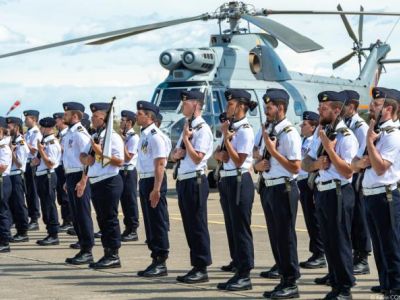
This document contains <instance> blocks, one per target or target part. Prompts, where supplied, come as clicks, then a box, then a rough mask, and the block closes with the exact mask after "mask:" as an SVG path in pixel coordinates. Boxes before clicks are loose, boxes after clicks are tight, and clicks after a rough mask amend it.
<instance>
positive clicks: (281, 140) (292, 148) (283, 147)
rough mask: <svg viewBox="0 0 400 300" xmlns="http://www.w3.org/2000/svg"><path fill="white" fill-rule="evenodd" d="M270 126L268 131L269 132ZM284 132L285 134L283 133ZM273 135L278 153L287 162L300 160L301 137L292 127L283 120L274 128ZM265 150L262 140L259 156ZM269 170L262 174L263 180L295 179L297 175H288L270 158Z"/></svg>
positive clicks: (288, 173)
mask: <svg viewBox="0 0 400 300" xmlns="http://www.w3.org/2000/svg"><path fill="white" fill-rule="evenodd" d="M271 126H272V125H270V126H269V127H270V129H269V130H271ZM285 130H286V132H285ZM274 131H275V135H276V139H277V143H278V152H279V153H280V154H282V155H283V156H285V157H286V158H287V159H288V160H299V161H300V160H301V137H300V134H299V133H298V132H297V130H296V129H295V128H294V127H293V125H292V124H291V123H290V122H289V121H288V120H287V119H286V118H285V119H283V120H282V121H281V122H279V123H278V124H277V125H276V126H275V128H274ZM264 148H265V143H264V139H263V141H262V146H261V148H260V150H259V152H260V155H263V152H264ZM270 165H271V168H270V170H269V171H268V172H263V174H262V175H263V177H264V178H265V179H271V178H279V177H289V178H296V177H297V174H293V173H290V172H289V171H288V170H286V169H285V168H284V167H283V166H282V165H281V164H280V163H279V162H278V161H277V160H276V158H274V157H272V156H271V159H270Z"/></svg>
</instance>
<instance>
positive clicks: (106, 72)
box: [0, 0, 400, 116]
mask: <svg viewBox="0 0 400 300" xmlns="http://www.w3.org/2000/svg"><path fill="white" fill-rule="evenodd" d="M342 2H343V3H342V7H343V8H344V10H359V6H360V5H363V6H364V9H365V10H366V11H392V12H400V2H399V1H394V0H388V1H371V0H370V1H354V0H346V1H342ZM222 3H223V2H222V1H221V2H219V1H215V0H202V1H194V0H186V1H183V0H181V1H179V0H168V1H162V0H151V1H133V0H84V1H82V0H80V1H78V0H68V1H61V0H35V1H32V0H0V53H2V54H3V53H7V52H12V51H17V50H22V49H24V48H29V47H34V46H39V45H42V44H47V43H52V42H58V41H62V40H65V39H70V38H76V37H80V36H85V35H90V34H96V33H101V32H106V31H111V30H117V29H122V28H127V27H133V26H138V25H143V24H147V23H154V22H160V21H166V20H171V19H177V18H183V17H190V16H196V15H199V14H202V13H206V12H210V13H211V12H214V11H215V9H216V8H217V7H218V6H219V5H221V4H222ZM246 3H249V4H253V5H255V6H256V7H257V8H268V9H272V10H273V9H276V10H279V9H296V10H336V5H337V4H338V3H337V1H331V0H324V1H307V0H296V1H293V0H290V1H289V0H280V1H273V0H271V1H265V0H262V1H261V0H253V1H251V0H249V2H246ZM271 19H273V20H275V21H278V22H281V23H283V24H285V25H286V26H289V27H291V28H293V29H294V30H296V31H298V32H300V33H302V34H303V35H306V36H308V37H310V38H312V39H313V40H314V41H316V42H317V43H319V44H321V45H322V46H324V49H323V50H320V51H317V52H311V53H305V54H297V53H295V52H294V51H292V50H291V49H289V48H288V47H286V46H285V45H283V44H282V43H280V44H279V46H278V48H277V49H276V50H277V53H278V54H279V55H280V57H281V58H282V60H283V61H284V62H285V64H286V67H287V68H288V69H289V70H295V71H301V72H303V73H311V74H316V75H326V76H339V77H342V78H350V79H354V78H356V77H357V75H358V64H357V59H355V58H353V59H352V60H351V61H350V62H349V63H347V64H345V65H344V66H342V67H340V68H338V69H336V70H335V71H333V70H332V68H331V64H332V62H334V61H335V60H337V59H339V58H341V57H342V56H344V55H346V54H348V53H349V52H350V51H351V47H352V46H353V42H352V40H351V39H350V37H349V36H348V34H347V32H346V30H345V27H344V25H343V23H342V21H341V19H340V17H339V16H320V15H314V16H310V15H308V16H300V15H295V16H293V15H291V16H281V15H280V16H271ZM349 20H350V23H351V24H352V26H353V29H354V31H355V32H357V27H358V17H357V16H353V17H351V16H349ZM398 20H399V19H398V18H397V17H370V16H366V17H365V19H364V45H369V44H370V43H373V42H375V41H376V40H377V39H381V40H382V41H385V40H386V39H387V37H388V35H389V32H390V31H391V30H392V28H393V26H394V25H395V23H396V22H397V21H398ZM217 31H218V26H217V23H216V21H215V20H211V21H208V22H203V21H197V22H192V23H188V24H182V25H178V26H174V27H170V28H166V29H162V30H157V31H152V32H149V33H145V34H141V35H137V36H134V37H130V38H127V39H123V40H120V41H117V42H113V43H109V44H107V45H101V46H89V45H84V44H75V45H69V46H63V47H60V48H54V49H49V50H45V51H40V52H35V53H30V54H25V55H21V56H15V57H10V58H4V59H0V115H4V114H5V113H6V112H7V110H8V108H9V107H10V106H11V105H12V104H13V102H14V101H15V100H20V101H21V106H20V107H19V108H18V109H16V110H15V111H14V112H13V113H12V115H21V114H22V111H23V110H25V109H38V110H39V111H41V113H42V116H48V115H51V114H52V113H53V112H56V111H61V110H62V106H61V104H62V103H63V102H65V101H79V102H82V103H84V104H85V105H86V107H88V106H89V104H90V103H92V102H103V101H107V102H108V101H110V99H111V97H112V96H116V97H117V102H116V103H117V104H116V108H117V110H121V109H131V110H135V103H136V101H137V100H150V99H151V96H152V93H153V91H154V88H155V87H156V86H157V85H158V84H159V83H160V82H162V81H163V80H164V79H165V77H166V76H167V71H166V70H165V69H163V68H162V67H161V66H160V65H159V62H158V58H159V55H160V53H161V52H162V51H163V50H165V49H169V48H179V47H190V48H195V47H204V46H208V40H209V35H210V34H212V33H217ZM253 31H257V30H253ZM388 43H389V44H390V45H391V48H392V51H391V52H390V53H389V55H388V58H400V24H399V25H398V26H397V27H395V29H394V30H393V32H392V34H391V36H390V38H389V40H388ZM386 70H387V74H383V75H382V77H381V81H380V85H382V86H388V87H393V88H400V86H399V85H400V82H399V81H400V79H399V78H400V66H399V65H388V66H386Z"/></svg>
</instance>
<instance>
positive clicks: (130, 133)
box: [127, 132, 136, 136]
mask: <svg viewBox="0 0 400 300" xmlns="http://www.w3.org/2000/svg"><path fill="white" fill-rule="evenodd" d="M135 134H136V132H128V134H127V135H128V136H134V135H135Z"/></svg>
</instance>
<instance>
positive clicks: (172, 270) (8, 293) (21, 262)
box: [0, 171, 383, 300]
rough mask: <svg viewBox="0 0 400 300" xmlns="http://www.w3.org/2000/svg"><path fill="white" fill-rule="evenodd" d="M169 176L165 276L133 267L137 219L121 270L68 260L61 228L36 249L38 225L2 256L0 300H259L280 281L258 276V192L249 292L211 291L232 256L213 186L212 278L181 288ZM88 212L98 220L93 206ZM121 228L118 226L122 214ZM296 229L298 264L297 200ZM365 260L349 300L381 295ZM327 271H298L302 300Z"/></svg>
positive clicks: (303, 236) (304, 247)
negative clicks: (54, 239) (143, 274)
mask: <svg viewBox="0 0 400 300" xmlns="http://www.w3.org/2000/svg"><path fill="white" fill-rule="evenodd" d="M168 178H169V181H168V188H169V189H168V207H169V214H170V223H171V230H170V234H169V238H170V245H171V248H170V256H169V259H168V261H167V266H168V273H169V274H168V276H167V277H162V278H157V279H145V278H140V277H137V276H136V272H137V271H139V270H142V269H144V268H146V267H147V265H149V264H150V262H151V259H150V252H149V250H148V249H147V246H146V244H145V243H144V241H145V234H144V226H143V222H142V219H140V222H141V226H140V227H139V228H138V234H139V241H137V242H128V243H123V245H122V247H121V249H120V257H121V263H122V267H121V268H119V269H109V270H104V271H95V270H90V269H88V268H87V266H71V265H66V264H65V263H64V261H65V258H66V257H71V256H74V255H75V253H76V252H77V251H76V250H73V249H70V248H69V244H70V243H73V242H75V241H76V237H73V236H69V235H67V234H66V233H60V235H59V237H60V245H58V246H50V247H41V246H37V245H36V240H37V239H41V238H44V237H45V236H46V232H45V226H44V225H43V224H42V223H41V224H40V231H34V232H29V237H30V241H29V242H28V243H22V244H11V246H12V250H11V252H10V253H2V254H0V299H2V300H5V299H28V298H29V299H89V298H90V299H215V298H218V299H242V298H243V299H263V297H262V294H263V292H264V291H266V290H272V289H273V288H274V286H275V285H277V284H278V283H279V281H278V280H272V279H264V278H261V277H259V273H260V272H261V271H264V270H266V269H268V268H270V267H271V266H272V265H273V264H274V260H273V256H272V252H271V247H270V243H269V240H268V233H267V227H266V222H265V218H264V214H263V210H262V207H261V203H260V197H259V195H258V194H257V193H256V197H255V199H254V205H253V216H252V230H253V240H254V248H255V266H256V267H255V269H254V270H252V273H251V277H252V283H253V289H252V290H250V291H243V292H227V291H219V290H217V288H216V285H217V283H219V282H225V281H226V280H228V279H229V278H230V277H231V276H232V274H230V273H226V272H222V271H220V267H221V266H222V265H224V264H227V263H229V261H230V259H229V254H228V253H229V251H228V243H227V238H226V232H225V226H224V221H223V215H222V210H221V207H220V204H219V195H218V191H217V190H211V192H210V196H209V201H208V224H209V231H210V235H211V247H212V256H213V264H212V265H211V266H210V267H209V277H210V281H209V282H207V283H201V284H194V285H186V284H181V283H177V282H176V280H175V278H176V276H177V275H183V274H185V273H186V272H187V271H188V270H190V269H191V266H190V260H189V248H188V246H187V243H186V239H185V235H184V231H183V226H182V221H181V217H180V213H179V207H178V203H177V195H176V192H175V182H173V180H172V176H171V171H168ZM92 217H93V221H94V224H95V225H96V218H95V213H94V210H93V212H92ZM120 225H121V229H122V230H123V223H122V213H120ZM96 227H97V225H96ZM296 231H297V239H298V255H299V261H303V260H306V259H307V258H308V257H309V256H310V253H309V251H308V243H309V239H308V235H307V231H306V227H305V224H304V218H303V214H302V211H301V205H300V204H299V210H298V215H297V224H296ZM93 254H94V257H95V260H98V259H99V258H100V257H101V256H102V254H103V249H102V247H101V242H100V240H98V239H97V240H96V245H95V247H94V249H93ZM369 263H370V268H371V274H369V275H362V276H358V277H357V285H356V286H355V287H354V288H353V289H352V293H353V299H383V296H381V295H377V294H372V293H371V292H370V287H371V286H373V285H377V284H378V275H377V271H376V266H375V262H374V259H373V256H370V257H369ZM326 272H327V268H323V269H316V270H305V269H301V278H300V279H299V281H298V286H299V290H300V299H321V298H323V297H324V296H325V294H326V293H328V292H329V291H330V287H328V286H320V285H316V284H314V278H315V277H320V276H323V275H325V274H326Z"/></svg>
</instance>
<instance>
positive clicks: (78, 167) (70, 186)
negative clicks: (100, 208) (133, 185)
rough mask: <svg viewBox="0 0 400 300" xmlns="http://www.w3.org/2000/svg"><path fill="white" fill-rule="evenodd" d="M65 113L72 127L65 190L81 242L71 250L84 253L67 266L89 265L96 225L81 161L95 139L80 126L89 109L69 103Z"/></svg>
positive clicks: (66, 138) (65, 157) (65, 142)
mask: <svg viewBox="0 0 400 300" xmlns="http://www.w3.org/2000/svg"><path fill="white" fill-rule="evenodd" d="M63 109H64V116H63V120H64V123H65V124H66V125H68V131H67V133H66V134H65V135H64V137H63V138H62V149H63V154H62V162H63V166H64V172H65V189H66V190H67V194H68V200H69V203H70V207H71V213H72V221H73V226H74V229H75V232H76V235H77V236H78V242H77V243H73V244H71V245H70V248H73V249H76V248H78V249H80V251H79V252H78V253H77V254H76V255H75V256H74V257H69V258H67V259H66V260H65V262H66V263H68V264H73V265H83V264H86V265H87V264H89V263H91V262H93V256H92V248H93V245H94V235H93V221H92V212H91V206H90V186H89V184H88V183H87V174H86V172H84V171H83V169H84V168H83V165H82V163H81V161H80V159H79V157H80V154H81V153H82V152H84V151H85V149H86V147H87V145H88V144H90V141H91V138H90V135H89V134H88V132H87V131H86V129H85V128H84V127H83V126H82V124H81V122H80V121H81V119H82V117H83V114H84V111H85V107H84V106H83V105H82V104H81V103H78V102H65V103H63ZM86 170H87V169H86Z"/></svg>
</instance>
